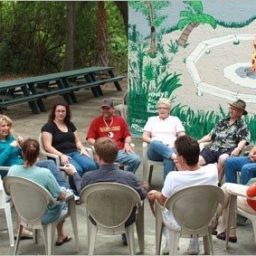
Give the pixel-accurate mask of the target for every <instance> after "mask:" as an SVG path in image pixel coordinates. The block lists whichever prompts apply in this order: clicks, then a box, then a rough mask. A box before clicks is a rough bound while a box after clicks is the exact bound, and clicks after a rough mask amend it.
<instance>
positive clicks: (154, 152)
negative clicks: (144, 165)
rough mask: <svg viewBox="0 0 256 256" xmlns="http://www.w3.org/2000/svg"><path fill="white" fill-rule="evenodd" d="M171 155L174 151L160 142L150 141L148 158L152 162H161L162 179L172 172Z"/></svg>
mask: <svg viewBox="0 0 256 256" xmlns="http://www.w3.org/2000/svg"><path fill="white" fill-rule="evenodd" d="M173 153H174V149H173V148H170V147H168V146H167V145H165V144H163V143H162V142H161V141H152V142H151V143H150V144H149V145H148V151H147V155H148V158H149V159H150V160H153V161H163V165H164V179H165V177H166V175H167V174H168V173H169V172H171V171H173V170H174V162H173V160H172V159H171V157H172V155H173Z"/></svg>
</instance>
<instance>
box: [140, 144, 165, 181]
mask: <svg viewBox="0 0 256 256" xmlns="http://www.w3.org/2000/svg"><path fill="white" fill-rule="evenodd" d="M147 150H148V143H147V142H143V143H142V156H143V161H142V162H143V180H144V181H148V183H149V184H150V183H151V179H152V174H153V170H154V167H160V168H162V169H163V168H164V165H163V162H162V161H153V160H150V159H148V155H147Z"/></svg>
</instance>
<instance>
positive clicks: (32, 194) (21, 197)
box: [4, 176, 78, 255]
mask: <svg viewBox="0 0 256 256" xmlns="http://www.w3.org/2000/svg"><path fill="white" fill-rule="evenodd" d="M4 187H5V191H6V193H7V194H9V195H10V196H11V198H12V202H13V204H14V206H15V209H16V211H17V214H18V216H19V217H20V219H21V223H20V227H19V231H18V237H17V240H16V244H15V248H14V254H16V253H17V250H18V246H19V241H20V235H21V226H24V227H28V228H31V229H34V230H35V231H37V230H39V229H42V230H43V236H44V242H45V252H46V255H52V253H53V240H54V237H55V236H54V234H55V228H56V225H57V224H58V223H59V222H61V221H63V220H64V219H65V218H66V217H67V216H70V217H71V222H72V226H73V231H74V235H75V241H76V250H77V251H78V231H77V220H76V211H75V202H74V196H73V195H70V197H69V198H68V199H67V202H68V210H63V212H62V214H61V216H60V218H59V219H57V220H56V221H54V222H52V223H49V224H47V225H42V223H41V218H42V216H43V215H44V213H45V211H46V210H47V206H48V205H49V204H58V202H57V201H56V200H55V199H54V198H53V197H52V195H51V194H50V193H49V191H47V190H46V189H45V188H44V187H42V186H41V185H39V184H37V183H35V182H33V181H31V180H28V179H26V178H21V177H13V176H7V177H5V178H4ZM35 238H36V239H35V240H36V242H37V237H35Z"/></svg>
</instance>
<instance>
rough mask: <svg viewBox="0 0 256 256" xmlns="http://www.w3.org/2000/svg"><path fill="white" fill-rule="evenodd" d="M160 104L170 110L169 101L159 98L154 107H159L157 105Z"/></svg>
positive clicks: (170, 104)
mask: <svg viewBox="0 0 256 256" xmlns="http://www.w3.org/2000/svg"><path fill="white" fill-rule="evenodd" d="M161 104H164V105H166V106H167V107H168V108H169V109H171V107H172V103H171V101H170V100H169V99H167V98H160V99H159V100H158V102H157V104H156V106H157V107H159V105H161Z"/></svg>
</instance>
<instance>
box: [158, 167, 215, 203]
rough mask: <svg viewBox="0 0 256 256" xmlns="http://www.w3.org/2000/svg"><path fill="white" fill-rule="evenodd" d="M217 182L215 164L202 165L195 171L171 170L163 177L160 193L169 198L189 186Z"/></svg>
mask: <svg viewBox="0 0 256 256" xmlns="http://www.w3.org/2000/svg"><path fill="white" fill-rule="evenodd" d="M217 184H218V169H217V166H216V164H208V165H205V166H202V167H201V168H200V169H198V170H196V171H173V172H169V173H168V174H167V176H166V178H165V181H164V186H163V188H162V194H163V195H164V196H165V197H167V198H169V197H170V196H171V195H173V194H174V193H175V192H177V191H179V190H181V189H183V188H185V187H191V186H197V185H214V186H217Z"/></svg>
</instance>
